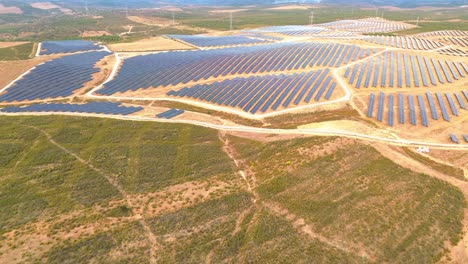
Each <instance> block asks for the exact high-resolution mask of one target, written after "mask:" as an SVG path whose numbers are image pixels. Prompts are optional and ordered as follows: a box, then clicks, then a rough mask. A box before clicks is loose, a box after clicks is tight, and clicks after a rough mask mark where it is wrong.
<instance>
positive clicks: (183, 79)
mask: <svg viewBox="0 0 468 264" xmlns="http://www.w3.org/2000/svg"><path fill="white" fill-rule="evenodd" d="M372 52H375V51H371V50H370V49H367V50H363V49H361V48H359V47H358V46H354V45H343V44H329V43H287V44H285V43H280V44H270V45H262V46H252V47H239V48H228V49H214V50H203V51H185V52H166V53H158V54H150V55H142V56H137V57H132V58H128V59H125V60H124V61H123V65H122V67H121V68H120V71H119V72H118V74H117V76H116V77H115V78H114V79H113V80H112V81H110V82H108V83H106V84H105V85H104V87H103V88H102V89H100V90H98V91H97V92H98V93H99V94H103V95H111V94H114V93H117V92H126V91H135V90H137V89H140V88H142V89H147V88H149V87H159V86H163V87H166V86H174V85H180V84H187V83H189V82H198V81H202V80H208V79H210V78H227V76H230V75H244V74H250V75H253V74H261V73H272V72H284V71H293V70H301V69H311V68H313V67H319V66H320V67H338V66H341V65H343V64H346V63H348V62H349V61H355V60H357V59H361V58H364V57H366V56H368V55H370V54H371V53H372Z"/></svg>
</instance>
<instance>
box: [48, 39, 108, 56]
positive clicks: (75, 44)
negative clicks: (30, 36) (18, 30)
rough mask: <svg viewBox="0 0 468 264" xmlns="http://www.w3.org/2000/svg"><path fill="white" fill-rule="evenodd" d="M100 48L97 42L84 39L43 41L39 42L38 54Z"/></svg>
mask: <svg viewBox="0 0 468 264" xmlns="http://www.w3.org/2000/svg"><path fill="white" fill-rule="evenodd" d="M100 49H101V47H100V46H99V45H98V44H96V43H93V42H91V41H86V40H61V41H44V42H42V43H41V50H40V51H39V55H49V54H57V53H73V52H78V51H91V50H100Z"/></svg>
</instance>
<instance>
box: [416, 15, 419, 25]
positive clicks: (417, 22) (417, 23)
mask: <svg viewBox="0 0 468 264" xmlns="http://www.w3.org/2000/svg"><path fill="white" fill-rule="evenodd" d="M416 26H417V27H418V26H419V16H418V19H417V20H416Z"/></svg>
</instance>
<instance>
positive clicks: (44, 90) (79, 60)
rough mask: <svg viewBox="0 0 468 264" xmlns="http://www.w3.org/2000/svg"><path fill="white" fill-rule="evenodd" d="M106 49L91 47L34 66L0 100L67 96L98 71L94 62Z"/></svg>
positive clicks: (102, 56)
mask: <svg viewBox="0 0 468 264" xmlns="http://www.w3.org/2000/svg"><path fill="white" fill-rule="evenodd" d="M108 55H110V53H109V52H107V51H90V52H84V53H78V54H73V55H68V56H64V57H60V58H57V59H52V60H50V61H47V62H45V63H43V64H40V65H38V66H36V67H35V68H33V69H32V70H31V71H30V72H28V73H27V74H25V75H24V76H23V77H22V78H21V79H19V80H17V81H15V83H14V84H13V85H12V86H10V87H9V88H8V89H7V90H6V92H5V93H3V94H2V95H0V101H6V102H13V101H18V102H20V101H27V100H38V99H46V98H57V97H67V96H70V95H72V94H73V93H74V92H75V91H76V90H78V89H80V88H82V87H83V85H84V84H85V83H86V82H89V81H91V79H92V78H91V77H92V74H94V73H97V72H99V71H100V69H99V68H98V67H96V66H95V65H96V63H97V62H98V61H100V60H101V59H103V58H104V57H105V56H108Z"/></svg>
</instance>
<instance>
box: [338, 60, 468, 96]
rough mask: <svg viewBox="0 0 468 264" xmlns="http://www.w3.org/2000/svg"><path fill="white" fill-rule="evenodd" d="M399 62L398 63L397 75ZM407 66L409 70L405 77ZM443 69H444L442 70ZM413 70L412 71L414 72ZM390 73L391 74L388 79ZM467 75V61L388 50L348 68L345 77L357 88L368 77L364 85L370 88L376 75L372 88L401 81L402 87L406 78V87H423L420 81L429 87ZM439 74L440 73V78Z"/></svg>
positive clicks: (398, 84)
mask: <svg viewBox="0 0 468 264" xmlns="http://www.w3.org/2000/svg"><path fill="white" fill-rule="evenodd" d="M395 64H396V66H397V71H396V76H395ZM388 65H390V67H388ZM403 69H404V71H405V72H404V76H403V72H402V70H403ZM440 69H442V72H441V71H440ZM410 71H411V72H412V74H410ZM434 72H435V74H434ZM442 73H443V75H442ZM387 74H389V76H388V78H387ZM466 74H468V67H467V66H466V65H465V64H464V63H463V62H460V63H459V62H452V61H448V60H435V59H433V58H431V59H429V58H427V57H421V56H419V55H416V56H414V55H407V54H406V53H403V55H402V54H401V53H395V52H393V51H392V52H386V53H384V54H383V57H377V58H373V59H371V60H369V61H364V62H361V63H360V64H355V65H354V67H353V68H352V69H351V68H347V69H346V71H345V75H344V77H345V78H348V77H349V80H348V83H349V84H354V87H355V88H357V89H359V88H361V85H362V81H363V78H365V80H364V84H363V86H364V87H365V88H368V87H369V85H370V79H371V77H373V82H372V87H374V88H375V87H377V86H378V85H379V84H380V87H382V88H384V87H394V84H395V81H397V83H396V84H397V87H398V88H402V87H403V80H405V85H406V88H409V87H420V86H421V83H420V80H421V81H422V85H423V86H425V87H427V86H429V81H430V84H432V85H435V86H436V85H438V84H444V83H446V82H448V83H452V82H453V81H456V80H459V79H460V78H465V77H466ZM435 76H437V79H436V78H435ZM356 77H357V78H356ZM395 77H396V79H395ZM444 77H445V78H444Z"/></svg>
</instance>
